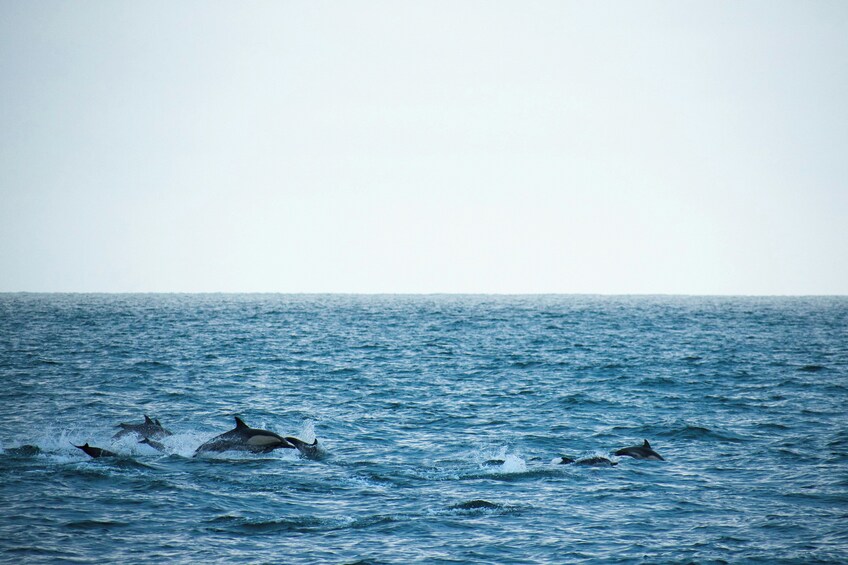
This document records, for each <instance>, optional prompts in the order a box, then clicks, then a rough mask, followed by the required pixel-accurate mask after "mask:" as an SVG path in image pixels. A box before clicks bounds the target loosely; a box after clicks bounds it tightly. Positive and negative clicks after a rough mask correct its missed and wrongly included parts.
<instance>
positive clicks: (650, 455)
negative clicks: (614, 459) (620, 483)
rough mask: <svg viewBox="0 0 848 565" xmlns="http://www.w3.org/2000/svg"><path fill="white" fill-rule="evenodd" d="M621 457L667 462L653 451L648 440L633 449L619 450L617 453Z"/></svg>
mask: <svg viewBox="0 0 848 565" xmlns="http://www.w3.org/2000/svg"><path fill="white" fill-rule="evenodd" d="M615 454H616V455H618V456H619V457H624V456H626V457H633V458H634V459H649V460H652V461H665V459H663V458H662V456H661V455H660V454H659V453H657V452H656V451H654V450H653V449H651V444H650V443H648V440H645V442H644V443H643V444H642V445H634V446H632V447H625V448H624V449H619V450H618V451H616V452H615Z"/></svg>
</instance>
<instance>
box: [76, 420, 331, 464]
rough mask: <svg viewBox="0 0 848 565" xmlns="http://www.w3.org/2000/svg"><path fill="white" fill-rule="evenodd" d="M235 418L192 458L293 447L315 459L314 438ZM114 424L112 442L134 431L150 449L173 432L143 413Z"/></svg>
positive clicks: (89, 450) (92, 452) (98, 451)
mask: <svg viewBox="0 0 848 565" xmlns="http://www.w3.org/2000/svg"><path fill="white" fill-rule="evenodd" d="M235 420H236V427H235V428H234V429H232V430H230V431H229V432H225V433H223V434H221V435H218V436H215V437H213V438H212V439H210V440H209V441H207V442H206V443H204V444H203V445H201V446H200V447H198V448H197V450H196V451H195V452H194V457H197V456H198V455H200V454H201V453H208V452H223V451H249V452H252V453H269V452H271V451H273V450H275V449H297V450H298V451H299V452H300V453H301V454H302V455H303V456H304V457H309V458H316V457H317V456H318V455H319V448H318V440H317V439H315V440H314V441H313V442H312V443H307V442H305V441H303V440H302V439H298V438H296V437H291V436H289V437H283V436H281V435H279V434H276V433H274V432H271V431H268V430H261V429H258V428H251V427H250V426H248V425H247V424H245V423H244V421H243V420H242V419H241V418H239V417H238V416H236V418H235ZM118 427H120V428H121V430H120V431H119V432H118V433H116V434H115V435H114V436H112V441H116V440H119V439H121V438H123V437H125V436H127V435H130V434H135V435H136V436H137V437H140V438H141V441H139V442H138V443H143V444H146V445H149V446H150V447H152V448H153V449H156V450H157V451H162V452H165V451H166V450H167V448H166V447H165V446H164V445H163V444H162V443H161V442H159V441H156V440H157V439H161V438H164V437H167V436H170V435H173V434H172V433H171V432H170V431H169V430H167V429H165V428H164V427H163V426H162V424H161V423H160V422H159V420H158V419H153V418H150V417H149V416H148V415H147V414H145V415H144V422H143V423H141V424H126V423H121V424H118ZM71 445H73V446H74V447H76V448H78V449H81V450H82V451H84V452H85V453H86V454H88V455H89V456H90V457H93V458H95V459H97V458H100V457H115V456H116V455H117V454H116V453H114V452H112V451H109V450H107V449H103V448H100V447H94V446H91V445H89V444H88V443H85V444H84V445H75V444H71Z"/></svg>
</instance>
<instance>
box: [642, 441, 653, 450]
mask: <svg viewBox="0 0 848 565" xmlns="http://www.w3.org/2000/svg"><path fill="white" fill-rule="evenodd" d="M642 447H647V448H648V449H651V444H650V443H648V440H645V443H643V444H642Z"/></svg>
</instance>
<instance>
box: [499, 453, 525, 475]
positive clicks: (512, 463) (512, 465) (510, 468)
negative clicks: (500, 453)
mask: <svg viewBox="0 0 848 565" xmlns="http://www.w3.org/2000/svg"><path fill="white" fill-rule="evenodd" d="M526 470H527V463H526V462H525V461H524V459H522V458H521V457H519V456H518V455H512V454H509V455H507V456H506V457H505V458H504V462H503V465H501V472H503V473H523V472H524V471H526Z"/></svg>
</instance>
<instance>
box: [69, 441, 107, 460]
mask: <svg viewBox="0 0 848 565" xmlns="http://www.w3.org/2000/svg"><path fill="white" fill-rule="evenodd" d="M71 445H73V446H74V447H76V448H77V449H82V450H83V451H85V453H86V455H88V456H89V457H93V458H94V459H97V458H98V457H117V456H118V454H117V453H112V452H111V451H108V450H106V449H100V448H99V447H93V446H91V445H88V442H86V443H85V444H84V445H74V444H73V443H72V444H71Z"/></svg>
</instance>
